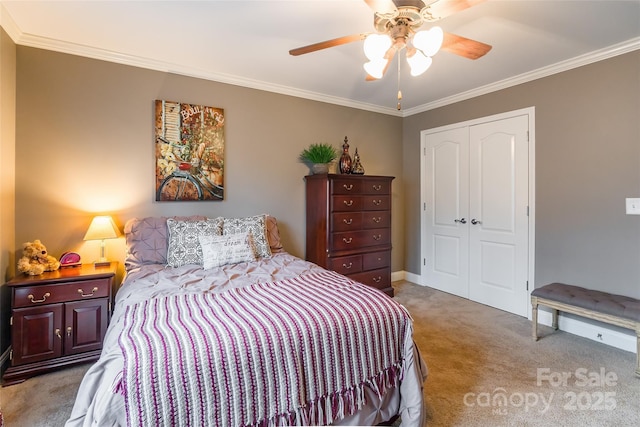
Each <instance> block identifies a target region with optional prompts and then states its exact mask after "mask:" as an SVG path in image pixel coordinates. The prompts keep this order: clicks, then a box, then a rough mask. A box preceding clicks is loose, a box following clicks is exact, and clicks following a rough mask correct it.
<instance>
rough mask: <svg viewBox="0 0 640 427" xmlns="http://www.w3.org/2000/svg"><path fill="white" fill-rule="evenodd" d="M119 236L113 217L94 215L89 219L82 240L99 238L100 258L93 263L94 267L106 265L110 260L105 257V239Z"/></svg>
mask: <svg viewBox="0 0 640 427" xmlns="http://www.w3.org/2000/svg"><path fill="white" fill-rule="evenodd" d="M118 236H120V230H118V227H116V224H115V222H113V218H111V217H110V216H108V215H101V216H96V217H95V218H93V220H92V221H91V225H89V229H88V230H87V234H85V235H84V239H83V240H100V241H101V242H100V258H99V259H98V260H97V261H96V262H95V263H94V265H95V266H96V267H103V266H108V265H109V264H110V261H108V260H107V258H106V257H105V255H104V253H105V244H104V241H105V239H115V238H116V237H118Z"/></svg>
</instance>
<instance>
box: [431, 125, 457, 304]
mask: <svg viewBox="0 0 640 427" xmlns="http://www.w3.org/2000/svg"><path fill="white" fill-rule="evenodd" d="M424 154H425V156H426V159H425V161H426V171H427V176H426V177H425V178H426V179H424V180H423V183H422V185H426V187H427V188H426V203H425V204H426V206H425V211H424V214H425V215H426V218H425V222H426V224H427V227H426V235H425V236H423V238H424V239H426V242H424V245H423V247H424V248H425V251H426V254H425V265H424V266H423V277H424V280H425V283H424V284H425V285H427V286H430V287H433V288H436V289H439V290H441V291H445V292H449V293H451V294H454V295H458V296H461V297H464V298H468V297H469V264H468V262H469V223H468V220H469V218H468V212H469V205H468V201H469V172H468V171H469V166H468V165H469V130H468V127H466V126H465V127H462V128H457V129H451V130H446V131H442V132H439V133H434V134H430V135H427V137H426V146H425V153H424Z"/></svg>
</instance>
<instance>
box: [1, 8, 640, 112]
mask: <svg viewBox="0 0 640 427" xmlns="http://www.w3.org/2000/svg"><path fill="white" fill-rule="evenodd" d="M0 26H2V27H3V28H4V30H5V31H6V32H7V34H8V35H9V36H10V37H11V39H12V40H13V41H14V43H16V44H18V45H21V46H28V47H35V48H39V49H45V50H52V51H56V52H61V53H67V54H71V55H77V56H82V57H86V58H92V59H98V60H102V61H108V62H115V63H118V64H123V65H130V66H133V67H139V68H146V69H150V70H154V71H162V72H166V73H173V74H179V75H183V76H188V77H195V78H200V79H204V80H211V81H216V82H220V83H226V84H231V85H235V86H242V87H246V88H251V89H257V90H264V91H267V92H274V93H279V94H282V95H288V96H294V97H297V98H304V99H310V100H313V101H320V102H325V103H328V104H335V105H341V106H344V107H351V108H356V109H360V110H366V111H372V112H375V113H382V114H386V115H391V116H398V117H409V116H412V115H414V114H418V113H422V112H425V111H429V110H433V109H435V108H439V107H444V106H446V105H449V104H453V103H455V102H460V101H464V100H467V99H471V98H475V97H477V96H480V95H486V94H488V93H491V92H495V91H498V90H502V89H506V88H509V87H512V86H516V85H519V84H522V83H527V82H530V81H533V80H537V79H540V78H542V77H547V76H550V75H553V74H557V73H560V72H563V71H568V70H571V69H573V68H577V67H581V66H583V65H588V64H591V63H594V62H598V61H602V60H605V59H608V58H611V57H614V56H617V55H622V54H625V53H628V52H632V51H634V50H638V49H640V37H637V38H634V39H631V40H627V41H626V42H622V43H619V44H617V45H613V46H609V47H607V48H604V49H601V50H598V51H594V52H590V53H587V54H584V55H580V56H577V57H575V58H571V59H569V60H566V61H562V62H559V63H556V64H553V65H550V66H547V67H542V68H539V69H537V70H533V71H531V72H527V73H524V74H520V75H518V76H514V77H510V78H507V79H504V80H501V81H499V82H495V83H491V84H488V85H485V86H481V87H478V88H474V89H472V90H469V91H466V92H461V93H458V94H456V95H453V96H449V97H446V98H441V99H438V100H436V101H434V102H430V103H428V104H423V105H419V106H417V107H414V108H410V109H407V110H401V111H398V110H397V109H395V108H387V107H380V106H378V105H373V104H368V103H362V102H356V101H353V100H350V99H347V98H340V97H335V96H329V95H324V94H321V93H317V92H312V91H305V90H301V89H297V88H293V87H290V86H285V85H278V84H273V83H268V82H264V81H261V80H254V79H248V78H243V77H238V76H234V75H231V74H224V73H212V72H211V71H207V70H202V69H197V68H193V67H184V66H182V65H180V64H175V63H169V62H164V61H157V60H154V59H150V58H144V57H140V56H134V55H127V54H122V53H119V52H113V51H109V50H105V49H97V48H93V47H90V46H84V45H80V44H76V43H68V42H63V41H60V40H55V39H50V38H46V37H39V36H34V35H30V34H25V33H23V32H22V31H20V29H19V28H18V26H17V25H16V23H15V21H14V20H13V18H12V17H11V15H10V14H9V13H8V12H7V11H6V9H5V8H4V6H3V5H2V2H0Z"/></svg>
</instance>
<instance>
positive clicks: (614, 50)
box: [402, 37, 640, 117]
mask: <svg viewBox="0 0 640 427" xmlns="http://www.w3.org/2000/svg"><path fill="white" fill-rule="evenodd" d="M638 49H640V37H636V38H633V39H631V40H627V41H625V42H622V43H619V44H616V45H612V46H609V47H607V48H604V49H600V50H597V51H594V52H590V53H587V54H584V55H580V56H576V57H574V58H571V59H568V60H566V61H562V62H558V63H556V64H553V65H549V66H547V67H542V68H538V69H537V70H533V71H530V72H527V73H523V74H520V75H518V76H514V77H509V78H508V79H504V80H501V81H499V82H495V83H491V84H488V85H485V86H480V87H477V88H475V89H472V90H469V91H466V92H461V93H458V94H456V95H453V96H449V97H446V98H442V99H439V100H437V101H434V102H430V103H428V104H424V105H420V106H418V107H415V108H410V109H408V110H405V111H404V114H403V115H402V117H408V116H412V115H414V114H418V113H423V112H425V111H429V110H433V109H435V108H439V107H444V106H446V105H449V104H453V103H455V102H460V101H465V100H467V99H471V98H475V97H477V96H480V95H486V94H488V93H491V92H495V91H498V90H502V89H507V88H509V87H512V86H517V85H519V84H522V83H527V82H530V81H533V80H537V79H540V78H543V77H548V76H551V75H553V74H558V73H561V72H563V71H568V70H572V69H574V68H578V67H582V66H584V65H588V64H592V63H594V62H598V61H603V60H605V59H609V58H612V57H614V56H618V55H622V54H625V53H629V52H633V51H635V50H638Z"/></svg>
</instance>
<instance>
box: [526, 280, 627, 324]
mask: <svg viewBox="0 0 640 427" xmlns="http://www.w3.org/2000/svg"><path fill="white" fill-rule="evenodd" d="M531 296H535V297H538V298H546V299H550V300H553V301H557V302H561V303H565V304H569V305H573V306H576V307H581V308H586V309H588V310H593V311H597V312H599V313H604V314H609V315H613V316H618V317H623V318H625V319H630V320H634V321H637V322H640V300H637V299H635V298H631V297H626V296H623V295H615V294H610V293H607V292H602V291H595V290H592V289H585V288H581V287H579V286H573V285H565V284H564V283H551V284H550V285H545V286H542V287H541V288H537V289H534V290H533V292H531Z"/></svg>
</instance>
